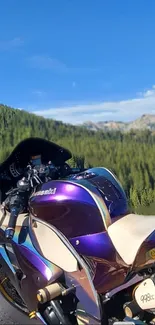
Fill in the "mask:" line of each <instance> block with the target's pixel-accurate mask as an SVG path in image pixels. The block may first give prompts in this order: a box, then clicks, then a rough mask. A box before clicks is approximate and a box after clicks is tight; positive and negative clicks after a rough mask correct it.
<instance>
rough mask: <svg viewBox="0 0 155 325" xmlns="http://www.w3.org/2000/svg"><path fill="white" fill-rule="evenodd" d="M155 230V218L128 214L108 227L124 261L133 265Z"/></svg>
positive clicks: (109, 233)
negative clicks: (138, 253)
mask: <svg viewBox="0 0 155 325" xmlns="http://www.w3.org/2000/svg"><path fill="white" fill-rule="evenodd" d="M154 230H155V216H150V215H149V216H143V215H138V214H128V215H126V216H124V217H122V218H121V219H119V220H117V221H116V222H114V223H113V224H111V225H110V226H109V227H108V235H109V237H110V239H111V241H112V243H113V245H114V246H115V248H116V251H117V252H118V253H119V255H120V256H121V258H122V259H123V261H124V262H125V263H126V264H127V265H132V264H133V262H134V260H135V258H136V255H137V252H138V250H139V248H140V246H141V245H142V243H143V242H144V241H145V239H146V238H147V237H149V235H151V233H152V232H153V231H154Z"/></svg>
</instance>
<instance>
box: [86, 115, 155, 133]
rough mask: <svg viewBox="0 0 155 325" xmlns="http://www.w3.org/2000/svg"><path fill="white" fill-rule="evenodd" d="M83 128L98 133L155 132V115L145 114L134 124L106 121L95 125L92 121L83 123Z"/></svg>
mask: <svg viewBox="0 0 155 325" xmlns="http://www.w3.org/2000/svg"><path fill="white" fill-rule="evenodd" d="M83 126H84V127H86V128H87V129H88V130H93V131H98V130H103V131H113V130H115V131H116V130H117V131H123V132H124V131H125V132H128V131H130V130H131V129H134V130H146V129H148V130H151V131H155V115H151V114H145V115H142V116H141V117H140V118H138V119H136V120H135V121H133V122H129V123H123V122H116V121H105V122H97V123H93V122H91V121H88V122H85V123H83Z"/></svg>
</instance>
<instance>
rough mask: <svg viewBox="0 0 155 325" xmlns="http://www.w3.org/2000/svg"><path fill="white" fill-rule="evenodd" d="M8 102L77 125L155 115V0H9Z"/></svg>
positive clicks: (4, 82) (0, 39) (4, 96)
mask: <svg viewBox="0 0 155 325" xmlns="http://www.w3.org/2000/svg"><path fill="white" fill-rule="evenodd" d="M0 13H1V19H0V102H1V103H4V104H6V105H10V106H12V107H15V108H23V109H25V110H28V111H33V112H35V113H36V114H39V115H42V116H45V117H51V118H54V119H57V120H63V121H64V122H70V123H73V124H76V123H82V122H84V121H88V120H92V121H94V122H95V121H103V120H122V121H129V120H133V119H135V118H137V117H139V116H140V115H141V114H144V113H146V114H147V113H151V114H154V113H155V87H154V85H155V64H154V63H155V18H154V17H155V1H154V0H149V1H147V0H128V1H127V0H126V1H125V0H96V1H95V0H45V1H44V2H43V0H22V1H21V0H14V1H13V0H1V1H0Z"/></svg>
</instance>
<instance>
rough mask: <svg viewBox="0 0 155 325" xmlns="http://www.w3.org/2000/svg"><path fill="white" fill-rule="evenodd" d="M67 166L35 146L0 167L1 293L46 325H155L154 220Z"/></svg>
mask: <svg viewBox="0 0 155 325" xmlns="http://www.w3.org/2000/svg"><path fill="white" fill-rule="evenodd" d="M70 158H71V153H70V152H69V151H68V150H66V149H65V148H62V147H60V146H58V145H56V144H54V143H52V142H49V141H46V140H43V139H40V138H28V139H26V140H24V141H21V142H20V143H19V144H18V145H17V146H16V147H15V149H14V150H13V152H12V153H11V155H10V156H9V157H8V158H7V159H6V160H5V161H4V162H3V163H2V164H1V165H0V189H1V211H0V292H1V294H2V295H3V296H4V298H5V299H6V300H7V301H8V302H10V303H11V304H12V305H13V306H14V307H15V308H17V309H19V310H20V311H21V312H23V313H25V314H26V315H28V316H29V318H31V319H34V320H36V319H37V320H38V321H39V322H40V323H41V324H46V325H58V324H59V325H60V324H62V325H69V324H70V325H84V324H96V325H112V324H113V325H114V324H115V325H117V324H124V325H125V324H150V325H151V324H152V325H153V324H155V216H143V215H136V214H133V213H130V211H129V208H128V202H127V198H126V194H125V192H124V190H123V188H122V186H121V184H120V183H119V181H118V180H117V177H116V176H115V175H114V174H113V173H112V172H111V171H110V170H108V169H106V168H103V167H98V168H90V169H87V170H80V169H77V170H75V169H72V168H71V167H70V166H69V165H68V164H67V163H66V161H67V160H69V159H70Z"/></svg>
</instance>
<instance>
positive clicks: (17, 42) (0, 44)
mask: <svg viewBox="0 0 155 325" xmlns="http://www.w3.org/2000/svg"><path fill="white" fill-rule="evenodd" d="M23 43H24V42H23V40H22V39H21V38H20V37H15V38H13V39H11V40H5V41H1V40H0V51H8V50H11V49H14V48H17V47H20V46H21V45H23Z"/></svg>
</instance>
